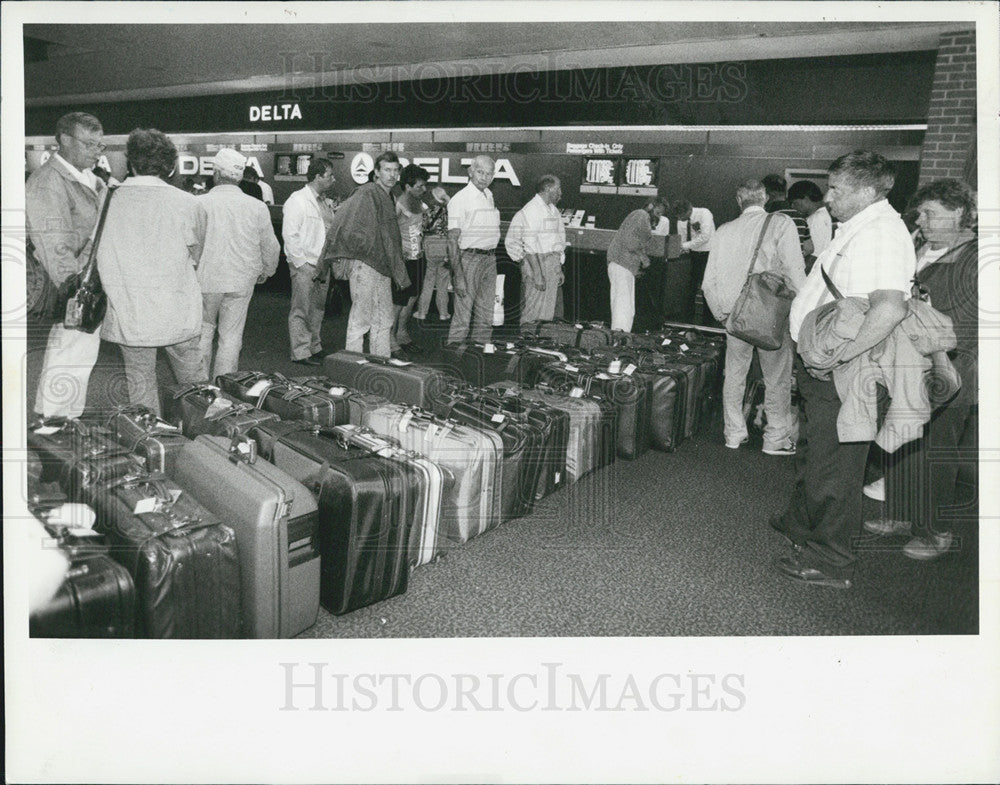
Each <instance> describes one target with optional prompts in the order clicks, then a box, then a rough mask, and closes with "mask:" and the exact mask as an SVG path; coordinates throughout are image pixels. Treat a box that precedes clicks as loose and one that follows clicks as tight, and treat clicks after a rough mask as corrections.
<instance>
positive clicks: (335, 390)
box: [326, 387, 347, 398]
mask: <svg viewBox="0 0 1000 785" xmlns="http://www.w3.org/2000/svg"><path fill="white" fill-rule="evenodd" d="M326 394H327V395H332V396H334V397H336V398H343V397H344V396H345V395H347V388H346V387H331V388H330V389H329V390H327V391H326Z"/></svg>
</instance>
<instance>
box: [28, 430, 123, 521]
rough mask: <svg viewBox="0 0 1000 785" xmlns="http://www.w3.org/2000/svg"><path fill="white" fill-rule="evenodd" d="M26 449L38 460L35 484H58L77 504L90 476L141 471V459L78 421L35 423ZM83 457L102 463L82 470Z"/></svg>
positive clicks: (106, 434)
mask: <svg viewBox="0 0 1000 785" xmlns="http://www.w3.org/2000/svg"><path fill="white" fill-rule="evenodd" d="M27 446H28V449H29V453H30V454H31V455H32V456H33V459H35V460H37V468H36V469H35V470H34V471H35V472H36V473H37V477H34V478H33V482H34V483H38V484H45V485H49V484H52V483H58V484H59V485H60V486H61V487H62V489H63V491H64V493H65V494H66V496H67V498H68V499H70V500H72V501H77V500H78V499H79V496H80V491H81V484H82V485H83V486H85V485H87V484H89V483H90V482H91V475H94V474H95V472H99V473H100V475H101V476H105V477H117V476H121V475H122V474H128V473H134V472H138V471H140V470H141V469H142V465H141V462H140V460H139V458H138V457H136V456H135V455H133V454H132V453H131V452H130V451H129V450H128V449H126V448H125V447H123V446H121V445H119V444H118V443H117V442H116V441H114V439H112V438H111V434H110V432H108V431H107V430H105V429H103V428H101V427H99V426H95V425H89V424H87V423H84V422H81V421H79V420H66V419H50V420H47V421H44V422H38V423H35V424H34V425H33V426H32V427H31V428H29V430H28V435H27ZM83 458H94V459H96V458H101V459H103V460H101V461H96V462H93V466H91V465H90V464H88V465H87V466H85V467H84V470H83V471H78V470H77V465H78V464H79V462H80V460H81V459H83Z"/></svg>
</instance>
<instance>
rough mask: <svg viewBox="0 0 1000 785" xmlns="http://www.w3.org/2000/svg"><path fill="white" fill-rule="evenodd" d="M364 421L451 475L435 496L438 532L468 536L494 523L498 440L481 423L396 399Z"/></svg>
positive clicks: (498, 475)
mask: <svg viewBox="0 0 1000 785" xmlns="http://www.w3.org/2000/svg"><path fill="white" fill-rule="evenodd" d="M364 424H365V426H366V427H368V428H371V429H372V430H373V431H375V432H376V433H379V434H382V435H383V436H389V437H391V438H393V439H398V440H399V443H400V444H401V445H402V446H403V447H405V448H406V449H407V450H413V451H414V452H417V453H419V454H420V455H423V456H424V457H425V458H428V459H430V460H431V461H433V462H434V463H437V464H440V465H441V466H442V467H444V468H445V469H447V470H448V471H449V472H450V473H451V474H452V475H453V476H454V478H455V481H454V484H453V486H452V488H451V492H450V493H448V492H446V493H445V494H444V496H443V498H442V501H441V524H440V529H441V536H442V537H444V538H446V539H447V540H449V541H450V542H452V543H455V544H461V543H463V542H468V541H469V540H471V539H472V538H473V537H476V536H478V535H480V534H482V533H483V532H485V531H487V530H489V529H492V528H493V527H495V526H497V525H498V524H499V523H500V488H501V480H502V474H501V473H502V470H503V443H502V442H501V441H500V437H499V436H498V435H497V434H496V433H493V432H490V431H487V430H486V429H484V428H475V427H473V426H470V425H462V424H459V423H456V422H454V421H452V420H442V419H441V418H438V417H435V416H434V415H432V414H430V413H429V412H425V411H423V410H421V409H413V408H410V407H408V406H402V405H400V404H389V405H386V406H380V407H379V408H377V409H374V410H372V411H370V412H367V413H366V414H365V423H364Z"/></svg>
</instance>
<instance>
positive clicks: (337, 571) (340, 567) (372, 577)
mask: <svg viewBox="0 0 1000 785" xmlns="http://www.w3.org/2000/svg"><path fill="white" fill-rule="evenodd" d="M324 434H326V435H324ZM252 435H253V437H254V438H255V439H256V440H257V441H258V443H259V445H260V451H261V454H262V455H264V456H265V457H266V458H267V459H268V460H270V461H272V462H273V463H274V464H275V465H276V466H278V467H279V468H281V469H283V470H284V471H286V472H288V473H289V474H290V475H292V476H293V477H295V478H296V479H298V480H299V481H300V482H303V483H304V484H305V485H306V487H308V488H310V490H312V492H313V494H314V495H315V496H316V500H317V503H318V505H319V525H318V529H317V537H316V542H317V545H318V547H319V551H320V603H321V604H322V606H323V607H324V608H326V609H327V610H328V611H330V613H333V614H337V615H339V614H343V613H348V612H349V611H353V610H356V609H358V608H363V607H365V606H367V605H372V604H373V603H376V602H381V601H382V600H385V599H388V598H390V597H394V596H396V595H397V594H402V593H403V592H405V591H406V587H407V581H408V576H409V563H408V560H409V538H410V530H411V528H412V526H413V525H414V522H415V520H416V518H417V517H418V516H419V515H421V514H422V512H423V511H422V510H420V509H418V507H417V504H418V501H419V498H420V477H419V474H418V473H417V472H416V471H415V470H414V469H413V468H412V467H411V466H408V465H406V464H404V463H400V462H398V461H394V460H389V459H386V458H382V457H381V456H379V455H376V454H375V453H374V452H373V451H371V450H368V449H365V448H361V447H357V446H355V445H352V444H351V443H350V442H348V441H347V440H346V439H345V438H343V437H339V436H337V435H336V434H335V432H333V431H332V429H324V428H321V427H319V426H315V425H313V424H311V423H301V422H290V423H289V422H279V423H268V424H264V425H262V426H260V427H258V428H255V429H254V431H253V434H252Z"/></svg>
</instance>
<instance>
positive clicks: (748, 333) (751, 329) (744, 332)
mask: <svg viewBox="0 0 1000 785" xmlns="http://www.w3.org/2000/svg"><path fill="white" fill-rule="evenodd" d="M773 217H774V215H773V214H770V215H768V216H767V218H765V219H764V225H763V226H762V227H761V230H760V236H759V237H758V238H757V247H756V248H754V251H753V258H751V260H750V267H749V269H748V270H747V278H746V281H744V283H743V289H742V291H741V292H740V296H739V297H737V298H736V303H735V304H734V305H733V309H732V311H730V313H729V317H728V318H727V319H726V332H727V333H729V334H730V335H732V336H734V337H736V338H739V339H740V340H742V341H746V342H747V343H749V344H751V345H753V346H756V347H757V348H758V349H768V350H772V351H773V350H775V349H780V348H781V345H782V343H784V340H785V334H786V333H787V332H788V312H789V311H790V310H791V307H792V300H794V299H795V293H794V292H793V291H792V290H791V289H789V288H788V284H787V283H785V277H784V276H783V275H781V274H780V273H773V272H765V273H755V272H754V271H753V268H754V265H756V264H757V254H758V253H759V252H760V246H761V244H762V243H763V242H764V235H765V233H766V232H767V226H768V224H769V223H770V222H771V219H772V218H773Z"/></svg>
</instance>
